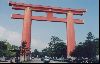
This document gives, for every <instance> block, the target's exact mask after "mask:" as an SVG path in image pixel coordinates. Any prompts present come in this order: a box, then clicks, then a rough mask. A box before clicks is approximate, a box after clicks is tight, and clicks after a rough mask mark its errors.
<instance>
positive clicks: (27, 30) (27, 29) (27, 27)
mask: <svg viewBox="0 0 100 64" xmlns="http://www.w3.org/2000/svg"><path fill="white" fill-rule="evenodd" d="M31 16H32V11H31V8H30V7H26V8H25V13H24V22H23V31H22V41H25V42H26V48H30V43H31V24H32V20H31Z"/></svg>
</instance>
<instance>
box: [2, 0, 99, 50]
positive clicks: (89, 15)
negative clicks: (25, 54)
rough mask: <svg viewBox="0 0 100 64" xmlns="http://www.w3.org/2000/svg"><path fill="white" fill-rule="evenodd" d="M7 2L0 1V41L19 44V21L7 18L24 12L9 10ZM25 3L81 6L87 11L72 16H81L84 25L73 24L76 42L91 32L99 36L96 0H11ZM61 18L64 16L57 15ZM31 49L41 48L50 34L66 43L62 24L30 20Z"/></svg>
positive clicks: (20, 26) (4, 0) (20, 22)
mask: <svg viewBox="0 0 100 64" xmlns="http://www.w3.org/2000/svg"><path fill="white" fill-rule="evenodd" d="M8 1H10V0H0V40H8V41H9V42H10V43H11V44H14V45H18V46H19V45H20V44H21V43H20V42H21V34H22V22H23V20H21V19H20V20H14V19H11V14H12V13H20V14H24V11H20V10H17V11H16V10H12V8H11V7H10V6H9V4H8ZM12 1H14V2H22V3H28V4H36V5H45V6H55V7H62V8H74V9H79V8H84V9H87V12H86V13H85V14H84V15H83V16H74V18H76V19H84V23H85V24H83V25H82V24H81V25H79V24H75V34H76V43H77V44H78V43H79V42H83V41H84V40H85V37H86V34H87V33H88V32H92V33H93V34H94V36H95V37H99V0H12ZM33 15H40V16H42V15H45V13H34V12H33ZM54 16H57V17H65V15H57V14H54ZM31 36H32V42H31V49H32V51H33V50H34V49H38V50H42V49H43V48H45V47H46V46H47V45H48V42H50V38H51V36H58V37H59V38H61V39H62V40H64V42H66V24H65V23H55V22H41V21H35V20H34V21H33V22H32V35H31Z"/></svg>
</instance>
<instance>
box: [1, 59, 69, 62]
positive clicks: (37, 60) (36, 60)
mask: <svg viewBox="0 0 100 64" xmlns="http://www.w3.org/2000/svg"><path fill="white" fill-rule="evenodd" d="M0 63H10V60H8V62H0ZM13 63H15V62H14V60H13ZM26 63H44V62H43V61H41V58H34V59H32V60H31V61H29V62H26ZM50 63H67V62H59V61H53V60H50Z"/></svg>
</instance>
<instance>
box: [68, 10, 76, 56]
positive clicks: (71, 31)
mask: <svg viewBox="0 0 100 64" xmlns="http://www.w3.org/2000/svg"><path fill="white" fill-rule="evenodd" d="M66 28H67V29H66V30H67V57H69V56H70V55H71V52H73V50H74V49H75V31H74V22H73V13H72V12H71V11H69V12H68V13H67V23H66Z"/></svg>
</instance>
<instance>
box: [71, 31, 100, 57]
mask: <svg viewBox="0 0 100 64" xmlns="http://www.w3.org/2000/svg"><path fill="white" fill-rule="evenodd" d="M98 44H99V39H97V38H96V39H95V37H94V36H93V34H92V33H91V32H89V33H88V34H87V37H86V40H85V42H83V43H82V42H81V43H80V44H79V45H78V46H76V49H75V50H74V52H73V53H72V56H75V57H88V58H93V57H95V56H96V54H98V53H99V52H98V51H99V45H98Z"/></svg>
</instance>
